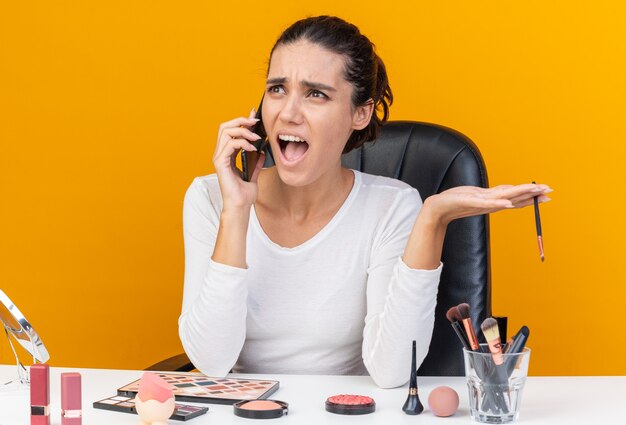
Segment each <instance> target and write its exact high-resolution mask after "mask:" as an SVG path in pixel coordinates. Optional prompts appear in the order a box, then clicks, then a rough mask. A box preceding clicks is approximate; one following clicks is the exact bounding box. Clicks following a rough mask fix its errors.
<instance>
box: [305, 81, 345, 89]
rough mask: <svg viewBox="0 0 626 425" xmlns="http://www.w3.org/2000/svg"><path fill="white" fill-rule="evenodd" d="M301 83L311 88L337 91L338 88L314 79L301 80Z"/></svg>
mask: <svg viewBox="0 0 626 425" xmlns="http://www.w3.org/2000/svg"><path fill="white" fill-rule="evenodd" d="M300 84H301V85H303V86H304V87H308V88H310V89H315V90H326V91H337V89H335V88H334V87H332V86H329V85H327V84H322V83H316V82H313V81H306V80H304V81H301V82H300Z"/></svg>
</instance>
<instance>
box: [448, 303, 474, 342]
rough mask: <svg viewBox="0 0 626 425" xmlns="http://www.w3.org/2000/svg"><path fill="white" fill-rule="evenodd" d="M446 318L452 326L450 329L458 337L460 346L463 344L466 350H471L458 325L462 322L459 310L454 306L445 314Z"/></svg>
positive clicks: (465, 336) (461, 328)
mask: <svg viewBox="0 0 626 425" xmlns="http://www.w3.org/2000/svg"><path fill="white" fill-rule="evenodd" d="M446 317H447V318H448V320H449V321H450V324H451V325H452V329H454V332H455V333H456V336H458V337H459V340H461V344H463V347H465V349H466V350H471V349H472V347H471V346H470V343H469V340H468V339H467V335H465V331H464V330H463V327H462V326H461V323H460V322H461V320H462V318H461V314H460V313H459V310H458V309H457V308H456V306H454V307H451V308H450V309H448V311H447V312H446Z"/></svg>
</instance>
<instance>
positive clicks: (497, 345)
mask: <svg viewBox="0 0 626 425" xmlns="http://www.w3.org/2000/svg"><path fill="white" fill-rule="evenodd" d="M480 329H482V330H483V335H485V339H486V340H487V343H488V344H489V351H491V356H492V357H493V362H494V363H495V364H496V365H501V364H502V363H503V362H504V358H503V357H502V342H501V341H500V331H499V330H498V322H497V321H496V319H494V318H493V317H488V318H486V319H485V320H484V321H483V323H482V324H481V325H480Z"/></svg>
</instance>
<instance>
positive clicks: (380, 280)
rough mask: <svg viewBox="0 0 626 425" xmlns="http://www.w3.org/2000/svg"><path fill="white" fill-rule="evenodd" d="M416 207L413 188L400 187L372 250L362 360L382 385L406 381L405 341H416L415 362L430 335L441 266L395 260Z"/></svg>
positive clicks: (423, 353) (407, 347)
mask: <svg viewBox="0 0 626 425" xmlns="http://www.w3.org/2000/svg"><path fill="white" fill-rule="evenodd" d="M421 205H422V202H421V199H420V198H419V194H418V193H417V191H415V190H408V189H407V190H405V191H403V193H402V195H401V196H398V198H397V200H396V203H395V204H394V206H393V207H392V208H390V209H389V213H388V214H387V216H386V217H385V220H383V222H382V223H380V227H381V229H382V230H381V231H380V232H379V234H378V235H377V236H376V240H375V241H374V245H373V249H372V256H371V262H370V267H369V269H368V280H367V315H366V318H365V328H364V331H363V363H364V364H365V367H366V368H367V370H368V372H369V374H370V376H371V377H372V379H373V380H374V382H376V384H377V385H378V386H380V387H382V388H393V387H397V386H400V385H403V384H404V383H406V382H407V381H408V379H409V375H410V373H409V372H410V364H411V341H412V340H416V341H417V364H418V366H419V365H420V364H421V363H422V361H423V360H424V357H426V354H427V353H428V347H429V345H430V340H431V337H432V332H433V326H434V313H435V305H436V302H437V289H438V284H439V277H440V275H441V270H442V265H441V264H440V265H439V267H438V268H437V269H435V270H414V269H411V268H409V267H408V266H407V265H406V264H404V262H403V261H402V259H401V256H402V253H403V252H404V248H405V246H406V242H407V239H408V235H409V234H410V231H411V228H412V226H413V223H414V222H415V218H416V216H417V213H418V212H419V209H420V208H421Z"/></svg>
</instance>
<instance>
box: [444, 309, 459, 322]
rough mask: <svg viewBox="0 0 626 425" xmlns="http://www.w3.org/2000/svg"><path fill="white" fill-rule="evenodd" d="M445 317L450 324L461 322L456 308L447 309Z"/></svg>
mask: <svg viewBox="0 0 626 425" xmlns="http://www.w3.org/2000/svg"><path fill="white" fill-rule="evenodd" d="M446 317H447V318H448V320H449V321H450V323H453V322H460V321H461V315H460V314H459V310H458V309H457V308H456V306H455V307H451V308H450V309H448V311H447V313H446Z"/></svg>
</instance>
